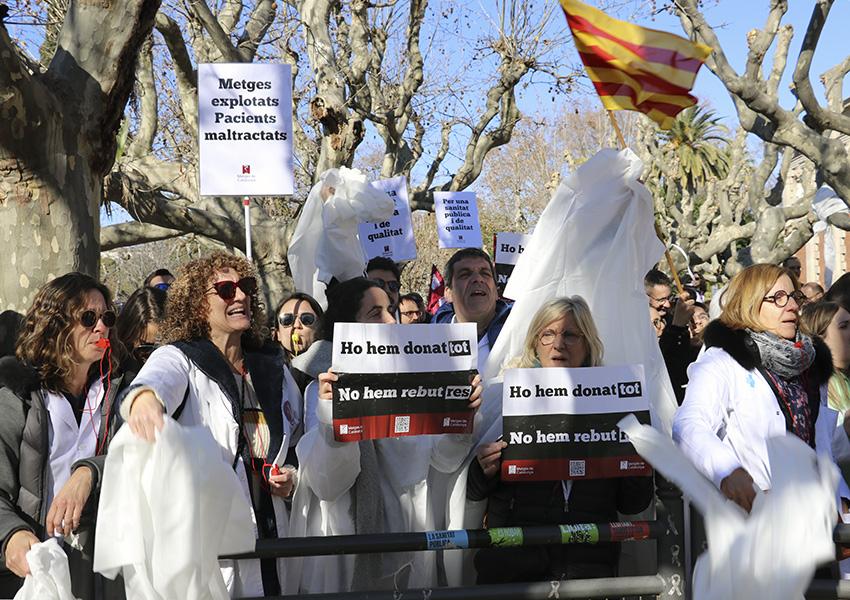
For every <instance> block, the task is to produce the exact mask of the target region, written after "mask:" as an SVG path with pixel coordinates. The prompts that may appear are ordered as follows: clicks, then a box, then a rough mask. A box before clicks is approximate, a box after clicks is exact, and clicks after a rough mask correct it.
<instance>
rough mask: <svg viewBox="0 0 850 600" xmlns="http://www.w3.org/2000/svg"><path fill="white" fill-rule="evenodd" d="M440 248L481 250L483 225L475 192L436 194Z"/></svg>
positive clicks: (435, 212)
mask: <svg viewBox="0 0 850 600" xmlns="http://www.w3.org/2000/svg"><path fill="white" fill-rule="evenodd" d="M434 214H435V215H436V217H437V236H438V237H439V238H440V248H480V247H481V246H482V245H483V242H482V240H481V224H480V223H479V222H478V205H477V204H476V203H475V193H474V192H434Z"/></svg>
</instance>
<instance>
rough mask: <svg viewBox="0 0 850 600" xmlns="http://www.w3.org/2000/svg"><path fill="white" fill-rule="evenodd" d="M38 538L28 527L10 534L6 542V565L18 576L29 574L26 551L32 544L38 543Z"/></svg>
mask: <svg viewBox="0 0 850 600" xmlns="http://www.w3.org/2000/svg"><path fill="white" fill-rule="evenodd" d="M38 543H39V539H38V538H37V537H35V534H34V533H33V532H32V531H30V530H29V529H21V530H20V531H16V532H15V533H13V534H12V537H10V538H9V542H8V543H7V544H6V567H8V569H9V570H10V571H11V572H12V573H14V574H15V575H17V576H18V577H26V576H27V575H29V574H30V565H29V563H28V562H27V552H29V550H30V548H31V547H32V546H33V544H38Z"/></svg>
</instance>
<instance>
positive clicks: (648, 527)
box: [221, 473, 850, 600]
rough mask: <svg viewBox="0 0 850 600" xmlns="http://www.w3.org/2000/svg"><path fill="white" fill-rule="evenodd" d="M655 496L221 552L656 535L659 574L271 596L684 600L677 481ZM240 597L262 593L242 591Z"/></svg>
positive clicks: (818, 591) (819, 593)
mask: <svg viewBox="0 0 850 600" xmlns="http://www.w3.org/2000/svg"><path fill="white" fill-rule="evenodd" d="M656 498H657V500H658V502H656V515H657V518H656V520H655V521H624V522H617V523H583V524H571V525H548V526H537V527H501V528H492V529H461V530H452V531H426V532H414V533H386V534H363V535H341V536H326V537H304V538H281V539H267V540H257V544H256V547H255V550H254V551H253V552H248V553H243V554H234V555H227V556H222V557H221V558H228V559H249V558H259V559H266V558H283V557H298V556H331V555H343V554H365V553H375V552H419V551H438V550H451V549H475V548H498V547H503V548H508V547H517V546H534V545H551V544H597V543H607V542H624V541H641V540H650V539H654V540H656V551H657V558H658V573H657V574H655V575H642V576H634V577H609V578H600V579H581V580H570V581H544V582H536V583H507V584H488V585H476V586H467V587H435V588H417V589H405V590H382V591H369V592H338V593H321V594H298V595H289V596H275V597H273V598H278V599H281V600H284V599H285V600H402V599H422V600H467V599H468V600H480V599H483V598H487V599H492V600H500V599H508V598H522V599H523V600H537V599H540V600H544V599H547V600H548V599H551V598H621V597H624V596H627V597H636V596H655V597H656V598H658V599H659V600H684V599H686V598H689V597H690V591H689V589H688V586H687V582H686V577H685V573H686V569H685V552H684V547H685V535H684V504H683V502H682V494H681V492H680V491H679V490H678V488H676V487H675V486H674V485H672V484H670V483H669V482H667V481H666V480H664V479H663V478H662V477H660V476H659V475H658V474H657V473H656ZM833 538H834V540H835V542H836V544H839V545H846V546H850V525H844V524H840V525H838V526H837V527H836V528H835V532H834V535H833ZM806 598H809V599H824V600H826V599H833V598H848V599H850V581H835V580H814V581H812V583H811V585H810V586H809V589H808V591H807V592H806ZM242 600H259V599H255V598H243V599H242Z"/></svg>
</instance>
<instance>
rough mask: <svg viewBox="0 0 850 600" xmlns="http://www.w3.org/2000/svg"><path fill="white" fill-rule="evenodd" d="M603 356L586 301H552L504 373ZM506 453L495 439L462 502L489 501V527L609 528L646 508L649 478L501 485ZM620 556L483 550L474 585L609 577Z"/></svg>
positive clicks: (577, 550) (588, 362)
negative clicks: (620, 517)
mask: <svg viewBox="0 0 850 600" xmlns="http://www.w3.org/2000/svg"><path fill="white" fill-rule="evenodd" d="M602 355H603V346H602V341H601V340H600V339H599V334H598V333H597V330H596V324H595V323H594V322H593V316H592V315H591V313H590V308H589V307H588V305H587V303H586V302H585V301H584V299H583V298H581V297H580V296H572V297H567V298H555V299H553V300H550V301H549V302H547V303H545V304H544V305H543V306H541V307H540V309H539V310H538V311H537V314H535V315H534V318H533V319H532V320H531V323H530V325H529V329H528V335H526V338H525V343H524V344H523V352H522V354H521V355H520V356H519V357H517V358H515V359H514V360H513V361H511V362H510V363H509V366H511V367H516V368H536V367H539V368H577V367H597V366H600V365H601V364H602ZM489 391H490V390H488V396H489ZM485 402H486V400H485ZM498 433H500V431H497V432H495V434H493V435H497V434H498ZM486 437H489V438H490V439H492V436H491V435H488V436H486ZM505 447H507V442H505V441H504V440H502V439H501V438H500V439H499V440H498V441H495V442H491V443H485V444H483V445H482V446H480V447H479V448H478V451H477V455H476V458H475V460H473V461H472V464H471V465H470V468H469V473H468V476H467V489H466V497H467V499H468V500H471V501H482V500H486V501H487V527H490V528H492V527H513V526H533V525H556V524H568V523H599V522H610V521H616V520H617V513H618V512H620V513H624V514H636V513H639V512H640V511H642V510H644V509H645V508H646V507H647V506H648V505H649V503H650V501H651V500H652V493H653V480H652V478H651V477H623V478H616V479H587V480H581V481H542V482H534V483H529V482H524V483H508V482H503V481H502V480H501V476H500V472H501V462H502V450H503V449H504V448H505ZM619 554H620V547H619V544H594V545H592V546H586V545H580V546H579V545H563V546H557V545H556V546H528V547H522V548H510V549H490V548H487V549H482V550H480V551H479V552H478V553H477V554H476V556H475V568H476V570H477V571H478V581H477V583H479V584H481V583H509V582H520V581H547V580H559V579H580V578H591V577H614V576H616V568H617V561H618V560H619Z"/></svg>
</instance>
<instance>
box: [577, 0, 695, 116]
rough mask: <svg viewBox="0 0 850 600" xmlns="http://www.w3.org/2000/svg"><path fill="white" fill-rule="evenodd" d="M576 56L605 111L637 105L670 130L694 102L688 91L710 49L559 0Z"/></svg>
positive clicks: (638, 108)
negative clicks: (678, 117)
mask: <svg viewBox="0 0 850 600" xmlns="http://www.w3.org/2000/svg"><path fill="white" fill-rule="evenodd" d="M560 1H561V8H563V9H564V14H566V15H567V23H569V26H570V30H572V32H573V38H574V39H575V42H576V47H577V48H578V52H579V55H580V56H581V60H582V62H583V63H584V68H585V69H586V70H587V74H588V76H589V77H590V80H591V81H593V85H594V87H596V91H597V92H598V93H599V97H600V98H601V99H602V104H603V105H604V106H605V108H606V109H608V110H637V111H640V112H642V113H644V114H646V115H647V116H649V118H650V119H652V120H653V121H655V122H656V123H658V125H659V126H660V127H661V128H662V129H669V128H670V126H671V125H672V123H673V118H674V117H675V116H676V115H677V114H679V112H680V111H681V110H683V109H685V108H687V107H689V106H693V105H694V104H696V103H697V99H696V98H695V97H694V96H692V95H691V94H689V93H688V92H690V90H691V88H692V87H693V86H694V80H695V79H696V76H697V71H699V68H700V67H701V66H702V63H703V62H705V59H706V58H708V55H709V54H711V48H709V47H708V46H705V45H703V44H695V43H693V42H691V41H690V40H687V39H685V38H683V37H679V36H678V35H673V34H672V33H667V32H665V31H658V30H655V29H646V28H644V27H638V26H637V25H634V24H632V23H627V22H626V21H620V20H618V19H612V18H611V17H609V16H608V15H606V14H605V13H604V12H602V11H601V10H598V9H596V8H593V7H591V6H587V5H586V4H583V3H582V2H579V1H578V0H560Z"/></svg>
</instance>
